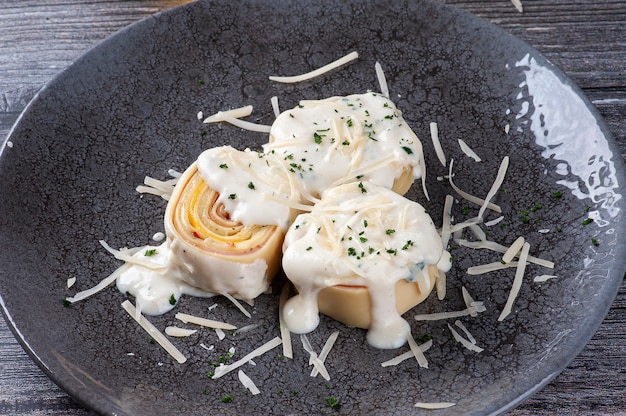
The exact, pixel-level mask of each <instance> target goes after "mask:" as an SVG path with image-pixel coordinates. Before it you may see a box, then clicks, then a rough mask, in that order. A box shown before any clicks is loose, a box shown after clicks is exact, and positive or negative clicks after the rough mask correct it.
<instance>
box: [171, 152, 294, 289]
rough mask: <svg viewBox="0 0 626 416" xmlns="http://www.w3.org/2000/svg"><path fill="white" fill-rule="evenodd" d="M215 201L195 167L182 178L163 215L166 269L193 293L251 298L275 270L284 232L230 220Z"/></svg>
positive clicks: (216, 195)
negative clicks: (167, 255) (168, 256)
mask: <svg viewBox="0 0 626 416" xmlns="http://www.w3.org/2000/svg"><path fill="white" fill-rule="evenodd" d="M218 198H219V193H218V192H217V191H215V190H214V189H212V188H211V187H209V186H208V185H207V183H206V182H205V181H204V179H203V178H202V176H201V175H200V173H199V171H198V166H197V163H194V164H192V165H191V166H190V167H189V168H188V169H187V170H186V171H185V172H184V173H183V175H182V177H181V178H180V179H179V181H178V183H177V185H176V188H175V190H174V193H173V194H172V197H171V199H170V201H169V203H168V206H167V209H166V212H165V230H166V233H167V237H168V245H169V249H170V250H171V253H172V256H171V259H170V265H169V267H170V269H177V270H175V271H174V273H176V271H178V273H177V274H179V275H180V277H181V279H182V280H184V281H185V282H186V283H188V284H190V285H191V286H194V287H196V288H199V289H202V290H204V291H207V292H211V293H216V294H224V293H228V294H230V295H232V296H234V297H237V298H240V299H253V298H255V297H257V296H258V295H259V294H261V293H263V292H264V291H266V290H267V288H268V287H269V283H270V282H271V280H272V278H273V277H274V276H275V274H276V272H277V271H278V268H279V265H280V258H281V245H282V241H283V238H284V232H283V231H282V230H281V228H280V227H278V226H276V225H247V224H242V223H241V222H238V221H234V220H232V219H231V218H230V215H229V213H228V212H227V211H226V209H225V208H224V205H223V204H221V203H219V202H218Z"/></svg>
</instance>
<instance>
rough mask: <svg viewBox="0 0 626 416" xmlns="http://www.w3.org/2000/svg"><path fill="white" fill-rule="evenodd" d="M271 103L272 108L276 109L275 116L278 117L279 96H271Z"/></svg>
mask: <svg viewBox="0 0 626 416" xmlns="http://www.w3.org/2000/svg"><path fill="white" fill-rule="evenodd" d="M270 103H271V104H272V110H274V117H278V116H279V115H280V107H279V105H278V97H277V96H275V95H274V96H273V97H272V98H270Z"/></svg>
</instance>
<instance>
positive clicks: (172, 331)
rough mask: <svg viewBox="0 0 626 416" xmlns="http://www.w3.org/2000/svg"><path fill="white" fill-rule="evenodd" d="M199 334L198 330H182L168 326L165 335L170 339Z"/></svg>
mask: <svg viewBox="0 0 626 416" xmlns="http://www.w3.org/2000/svg"><path fill="white" fill-rule="evenodd" d="M196 332H198V330H197V329H187V328H180V327H177V326H168V327H166V328H165V335H169V336H170V337H188V336H191V335H193V334H195V333H196Z"/></svg>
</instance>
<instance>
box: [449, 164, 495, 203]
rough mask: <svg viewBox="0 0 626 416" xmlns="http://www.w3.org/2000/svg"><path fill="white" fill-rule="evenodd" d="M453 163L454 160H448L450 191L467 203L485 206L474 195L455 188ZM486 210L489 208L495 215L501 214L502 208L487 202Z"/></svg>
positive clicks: (481, 200) (482, 201)
mask: <svg viewBox="0 0 626 416" xmlns="http://www.w3.org/2000/svg"><path fill="white" fill-rule="evenodd" d="M453 163H454V160H452V159H451V160H450V167H449V170H448V182H449V183H450V186H451V187H452V189H454V191H455V192H456V193H457V194H459V195H460V196H461V197H462V198H463V199H465V200H467V201H469V202H473V203H474V204H476V205H478V206H480V207H482V205H483V204H485V201H484V200H483V199H480V198H478V197H477V196H474V195H470V194H468V193H467V192H465V191H463V190H461V189H460V188H459V187H458V186H456V185H455V184H454V181H453V180H452V176H453V175H452V165H453ZM486 206H487V208H489V209H490V210H492V211H495V212H497V213H499V214H500V213H502V208H500V207H499V206H498V205H496V204H493V203H491V202H487V205H486Z"/></svg>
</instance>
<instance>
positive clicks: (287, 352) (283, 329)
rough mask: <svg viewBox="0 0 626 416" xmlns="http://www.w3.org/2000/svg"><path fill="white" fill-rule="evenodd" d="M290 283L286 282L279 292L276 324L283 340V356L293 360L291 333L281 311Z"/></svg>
mask: <svg viewBox="0 0 626 416" xmlns="http://www.w3.org/2000/svg"><path fill="white" fill-rule="evenodd" d="M290 287H291V283H290V282H286V283H285V284H284V286H283V289H282V291H281V292H280V298H279V301H278V324H279V325H280V337H281V338H282V340H283V356H284V357H287V358H293V346H292V344H291V331H289V328H287V323H286V322H285V318H283V309H284V307H285V302H287V299H288V298H289V288H290Z"/></svg>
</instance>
